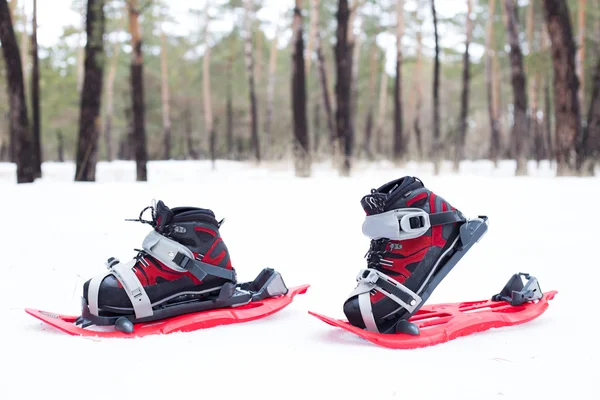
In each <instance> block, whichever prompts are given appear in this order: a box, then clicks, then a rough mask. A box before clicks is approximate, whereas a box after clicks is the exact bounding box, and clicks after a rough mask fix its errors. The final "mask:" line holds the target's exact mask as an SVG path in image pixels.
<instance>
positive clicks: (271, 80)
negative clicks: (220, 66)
mask: <svg viewBox="0 0 600 400" xmlns="http://www.w3.org/2000/svg"><path fill="white" fill-rule="evenodd" d="M279 33H280V32H279V25H277V27H276V28H275V37H274V38H273V43H272V44H271V53H270V54H269V76H268V77H267V114H266V116H265V155H264V156H265V158H266V159H269V158H270V157H271V144H272V138H271V128H272V124H273V108H274V102H275V84H276V83H277V50H278V48H277V42H278V40H279Z"/></svg>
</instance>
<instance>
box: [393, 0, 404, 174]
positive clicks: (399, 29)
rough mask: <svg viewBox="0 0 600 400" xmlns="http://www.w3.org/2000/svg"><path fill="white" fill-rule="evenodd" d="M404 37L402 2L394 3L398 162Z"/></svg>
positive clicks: (401, 145)
mask: <svg viewBox="0 0 600 400" xmlns="http://www.w3.org/2000/svg"><path fill="white" fill-rule="evenodd" d="M403 36H404V0H398V1H397V2H396V80H395V84H394V151H393V154H392V158H393V160H394V161H396V162H398V161H400V160H401V159H402V157H403V156H404V152H405V149H404V146H405V143H404V137H403V132H402V131H403V128H404V127H403V122H404V120H403V109H402V37H403Z"/></svg>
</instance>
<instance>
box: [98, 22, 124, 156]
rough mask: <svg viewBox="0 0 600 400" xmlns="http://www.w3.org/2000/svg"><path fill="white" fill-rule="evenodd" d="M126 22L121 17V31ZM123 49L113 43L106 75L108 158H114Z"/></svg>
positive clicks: (105, 120) (105, 110)
mask: <svg viewBox="0 0 600 400" xmlns="http://www.w3.org/2000/svg"><path fill="white" fill-rule="evenodd" d="M124 24H125V18H121V22H120V24H119V29H118V30H117V32H120V31H121V30H122V29H123V25H124ZM120 51H121V44H120V43H119V41H118V40H117V41H115V43H113V48H112V56H111V59H110V65H109V67H108V76H107V77H106V106H105V108H104V129H103V131H104V145H105V148H106V160H107V161H112V160H113V146H112V143H113V142H112V120H113V116H114V113H115V110H114V94H115V88H114V86H115V77H116V75H117V61H118V60H119V53H120Z"/></svg>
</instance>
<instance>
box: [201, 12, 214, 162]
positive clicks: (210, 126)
mask: <svg viewBox="0 0 600 400" xmlns="http://www.w3.org/2000/svg"><path fill="white" fill-rule="evenodd" d="M209 23H210V20H209V15H208V7H206V21H205V24H204V49H205V50H204V56H203V57H202V96H203V98H204V130H205V132H206V135H207V136H208V138H209V146H208V147H209V153H210V159H211V162H212V169H213V170H214V169H215V168H216V164H215V163H216V154H215V150H216V132H215V130H214V119H213V118H214V117H213V109H212V93H211V89H210V55H211V54H210V53H211V48H210V43H209V40H208V28H209Z"/></svg>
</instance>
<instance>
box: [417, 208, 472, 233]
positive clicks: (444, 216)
mask: <svg viewBox="0 0 600 400" xmlns="http://www.w3.org/2000/svg"><path fill="white" fill-rule="evenodd" d="M461 221H466V219H465V217H464V216H463V215H462V213H461V212H460V211H444V212H439V213H435V214H429V223H430V224H431V226H438V225H446V224H453V223H455V222H461ZM424 226H425V221H424V220H423V217H421V216H417V217H411V218H410V227H411V228H413V229H418V228H422V227H424Z"/></svg>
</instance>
